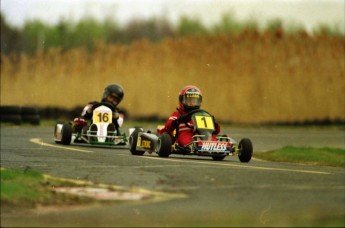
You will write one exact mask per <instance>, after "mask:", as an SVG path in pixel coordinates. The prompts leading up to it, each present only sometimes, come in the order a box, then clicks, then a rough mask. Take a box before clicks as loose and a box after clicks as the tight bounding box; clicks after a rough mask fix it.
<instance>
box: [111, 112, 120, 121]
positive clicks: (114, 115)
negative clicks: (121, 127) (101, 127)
mask: <svg viewBox="0 0 345 228" xmlns="http://www.w3.org/2000/svg"><path fill="white" fill-rule="evenodd" d="M119 117H120V115H119V113H118V112H117V111H115V112H113V119H116V120H117V119H118V118H119Z"/></svg>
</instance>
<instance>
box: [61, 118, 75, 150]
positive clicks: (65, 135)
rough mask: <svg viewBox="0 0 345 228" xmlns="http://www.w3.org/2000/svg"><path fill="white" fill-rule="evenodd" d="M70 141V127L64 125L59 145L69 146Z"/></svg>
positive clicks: (66, 124)
mask: <svg viewBox="0 0 345 228" xmlns="http://www.w3.org/2000/svg"><path fill="white" fill-rule="evenodd" d="M71 141H72V125H71V124H69V123H65V124H64V125H63V126H62V129H61V143H62V144H64V145H69V144H71Z"/></svg>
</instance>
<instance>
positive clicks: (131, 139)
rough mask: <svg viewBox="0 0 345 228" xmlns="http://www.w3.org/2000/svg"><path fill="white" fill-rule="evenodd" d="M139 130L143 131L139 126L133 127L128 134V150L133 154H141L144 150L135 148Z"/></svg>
mask: <svg viewBox="0 0 345 228" xmlns="http://www.w3.org/2000/svg"><path fill="white" fill-rule="evenodd" d="M139 132H143V130H142V129H141V128H135V130H134V131H133V133H132V134H131V135H130V136H129V140H128V143H129V150H130V151H131V153H132V154H133V155H139V156H141V155H143V154H144V153H145V151H138V150H136V147H137V142H138V134H139Z"/></svg>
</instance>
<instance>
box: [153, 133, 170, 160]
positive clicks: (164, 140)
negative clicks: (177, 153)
mask: <svg viewBox="0 0 345 228" xmlns="http://www.w3.org/2000/svg"><path fill="white" fill-rule="evenodd" d="M171 145H172V142H171V137H170V135H169V134H166V133H164V134H162V135H161V136H160V137H159V138H158V143H157V153H158V156H159V157H163V158H167V157H169V155H170V154H171Z"/></svg>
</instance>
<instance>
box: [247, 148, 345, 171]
mask: <svg viewBox="0 0 345 228" xmlns="http://www.w3.org/2000/svg"><path fill="white" fill-rule="evenodd" d="M254 157H255V158H259V159H263V160H269V161H277V162H294V163H303V164H311V165H324V166H335V167H345V150H344V149H336V148H328V147H324V148H311V147H292V146H287V147H283V148H282V149H279V150H274V151H268V152H264V153H256V154H254Z"/></svg>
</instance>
